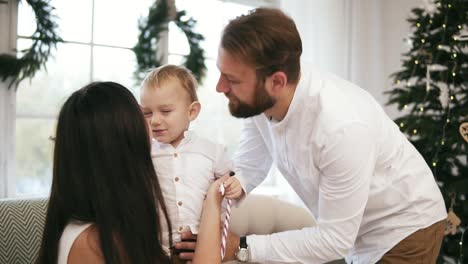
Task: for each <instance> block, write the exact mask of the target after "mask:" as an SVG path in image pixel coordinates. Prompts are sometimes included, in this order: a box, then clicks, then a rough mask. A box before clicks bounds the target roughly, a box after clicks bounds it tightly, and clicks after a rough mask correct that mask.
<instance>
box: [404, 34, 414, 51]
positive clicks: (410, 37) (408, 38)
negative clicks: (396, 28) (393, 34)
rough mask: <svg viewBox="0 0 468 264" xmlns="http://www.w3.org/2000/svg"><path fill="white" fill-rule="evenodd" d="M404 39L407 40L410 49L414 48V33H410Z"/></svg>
mask: <svg viewBox="0 0 468 264" xmlns="http://www.w3.org/2000/svg"><path fill="white" fill-rule="evenodd" d="M403 41H404V42H405V44H406V46H407V47H408V49H412V48H413V34H412V33H410V34H408V36H407V37H406V38H404V39H403Z"/></svg>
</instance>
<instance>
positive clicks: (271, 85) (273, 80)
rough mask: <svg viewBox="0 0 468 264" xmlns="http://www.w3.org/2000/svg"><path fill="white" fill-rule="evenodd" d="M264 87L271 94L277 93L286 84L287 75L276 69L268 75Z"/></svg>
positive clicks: (281, 90) (280, 91)
mask: <svg viewBox="0 0 468 264" xmlns="http://www.w3.org/2000/svg"><path fill="white" fill-rule="evenodd" d="M266 81H267V83H266V89H267V91H268V92H269V93H270V94H271V95H279V94H280V93H282V92H283V90H284V88H285V87H286V85H287V84H288V76H287V75H286V73H284V72H283V71H276V72H274V73H273V74H272V75H270V76H268V78H267V80H266Z"/></svg>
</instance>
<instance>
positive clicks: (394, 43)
mask: <svg viewBox="0 0 468 264" xmlns="http://www.w3.org/2000/svg"><path fill="white" fill-rule="evenodd" d="M422 2H423V0H392V1H384V0H327V1H323V0H285V1H282V2H281V8H282V9H283V10H284V11H285V12H286V13H288V14H289V15H290V16H291V17H292V18H293V19H294V20H295V21H296V24H297V26H298V29H299V31H300V34H301V36H302V40H303V48H304V53H303V60H304V61H305V62H307V63H310V64H312V65H314V66H315V67H318V68H320V69H322V70H326V71H330V72H333V73H335V74H337V75H338V76H341V77H342V78H345V79H347V80H350V81H351V82H353V83H356V84H357V85H359V86H361V87H362V88H364V89H366V90H367V91H369V92H370V93H371V94H372V95H373V96H374V97H375V98H376V99H377V101H378V102H379V103H380V104H381V105H384V104H385V102H386V100H387V96H386V95H384V94H383V92H384V91H386V90H388V89H390V88H391V82H390V79H389V75H390V74H391V73H393V72H396V71H398V70H399V69H400V67H401V58H402V56H401V54H402V53H403V52H405V51H406V50H407V49H408V47H407V46H405V44H404V41H403V39H404V38H405V37H407V35H408V34H409V32H410V28H409V24H408V23H407V21H406V19H407V18H408V16H409V15H410V10H411V9H412V8H413V7H417V6H419V5H422ZM385 110H386V111H387V113H388V114H389V115H390V116H391V117H396V116H397V115H398V113H397V111H396V109H395V108H394V107H385Z"/></svg>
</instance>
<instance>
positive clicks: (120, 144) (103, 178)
mask: <svg viewBox="0 0 468 264" xmlns="http://www.w3.org/2000/svg"><path fill="white" fill-rule="evenodd" d="M55 137H56V139H55V150H54V169H53V181H52V190H51V194H50V199H49V206H48V211H47V217H46V223H45V228H44V234H43V238H42V245H41V249H40V253H39V258H38V261H37V262H38V263H40V264H42V263H44V264H45V263H58V264H62V263H64V264H65V263H69V264H73V263H170V259H169V257H168V256H167V255H166V254H165V253H164V251H163V249H162V247H161V244H160V239H161V238H160V235H161V232H160V230H161V226H162V225H164V224H166V225H168V226H169V227H170V224H171V223H170V221H169V219H168V217H167V211H166V206H165V204H164V200H163V197H162V195H161V190H160V187H159V183H158V180H157V178H156V173H155V171H154V167H153V164H152V161H151V156H150V138H149V135H148V128H147V126H146V122H145V120H144V117H143V114H142V113H141V111H140V108H139V105H138V103H137V102H136V100H135V99H134V97H133V95H132V94H131V92H130V91H129V90H127V89H126V88H125V87H123V86H121V85H119V84H117V83H113V82H96V83H91V84H89V85H87V86H85V87H84V88H82V89H80V90H78V91H76V92H74V93H73V94H72V95H71V96H70V97H69V98H68V99H67V101H66V102H65V104H64V105H63V107H62V109H61V111H60V114H59V118H58V124H57V131H56V135H55ZM225 179H226V176H225V177H222V178H220V179H219V180H217V181H215V182H214V183H213V184H212V185H211V186H210V190H209V191H208V193H207V198H206V201H205V204H204V207H203V215H202V222H201V226H200V234H199V237H198V243H199V245H198V246H197V249H196V252H195V259H194V263H197V262H198V263H220V262H221V259H220V258H221V257H220V256H219V254H215V252H216V253H218V250H212V249H213V248H220V237H221V234H220V228H219V223H220V212H221V206H220V203H221V199H222V197H221V195H220V194H219V192H218V188H219V185H220V184H221V183H222V182H223V181H224V180H225ZM169 230H170V228H169Z"/></svg>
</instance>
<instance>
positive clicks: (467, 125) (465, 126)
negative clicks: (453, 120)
mask: <svg viewBox="0 0 468 264" xmlns="http://www.w3.org/2000/svg"><path fill="white" fill-rule="evenodd" d="M460 135H461V136H462V138H463V139H464V140H465V142H468V122H464V123H462V124H461V125H460Z"/></svg>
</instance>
